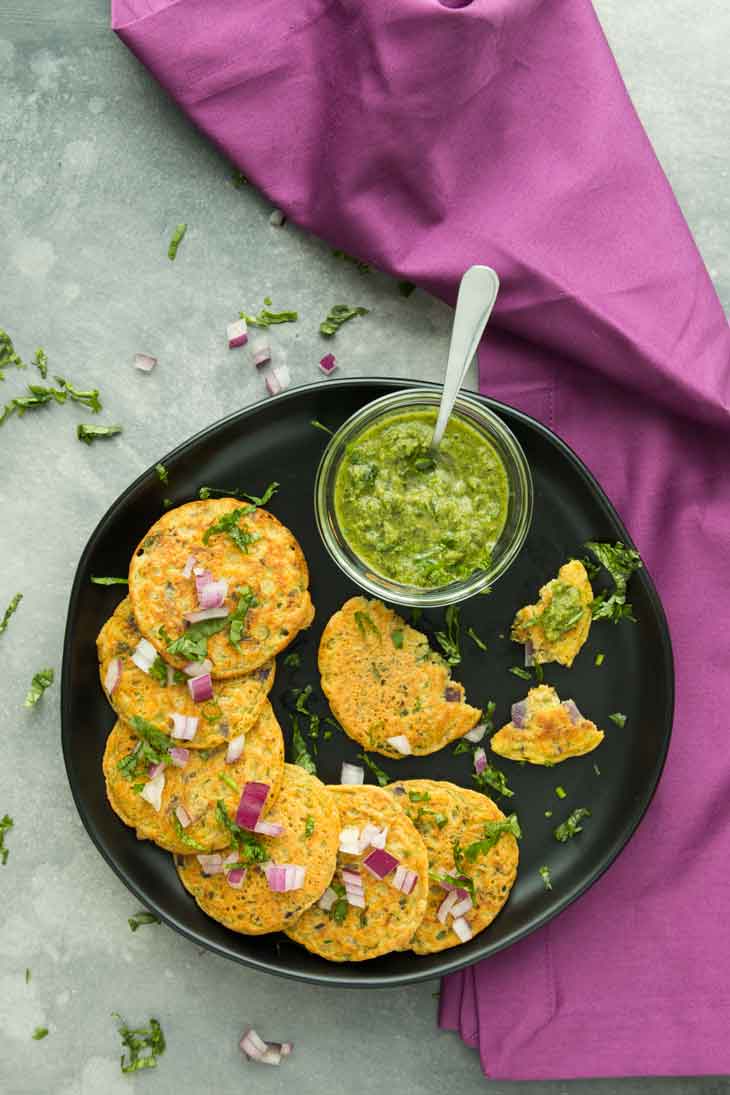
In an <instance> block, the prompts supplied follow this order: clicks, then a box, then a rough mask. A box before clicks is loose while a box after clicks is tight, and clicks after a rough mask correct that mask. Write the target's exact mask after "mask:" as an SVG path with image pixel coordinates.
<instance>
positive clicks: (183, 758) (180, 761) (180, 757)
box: [170, 745, 190, 768]
mask: <svg viewBox="0 0 730 1095" xmlns="http://www.w3.org/2000/svg"><path fill="white" fill-rule="evenodd" d="M170 760H171V761H172V763H173V764H174V765H175V767H176V768H184V767H185V765H186V764H187V763H188V761H189V760H190V750H189V749H183V748H182V746H181V745H174V746H173V747H172V749H171V750H170Z"/></svg>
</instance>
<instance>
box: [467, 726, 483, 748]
mask: <svg viewBox="0 0 730 1095" xmlns="http://www.w3.org/2000/svg"><path fill="white" fill-rule="evenodd" d="M486 732H487V724H486V723H485V722H480V723H477V725H476V726H475V727H474V729H473V730H470V731H469V733H468V734H464V737H465V738H466V740H467V741H470V742H472V744H473V745H476V743H477V742H479V741H481V740H482V738H483V737H484V735H485V734H486Z"/></svg>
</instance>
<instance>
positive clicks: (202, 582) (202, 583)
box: [193, 567, 213, 597]
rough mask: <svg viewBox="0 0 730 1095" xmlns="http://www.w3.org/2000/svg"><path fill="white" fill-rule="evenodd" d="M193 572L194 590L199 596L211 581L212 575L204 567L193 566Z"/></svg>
mask: <svg viewBox="0 0 730 1095" xmlns="http://www.w3.org/2000/svg"><path fill="white" fill-rule="evenodd" d="M193 574H194V575H195V592H196V593H197V594H198V597H200V594H201V593H202V592H203V590H204V589H205V587H206V586H207V585H210V583H211V582H212V581H213V575H212V574H211V572H210V571H209V570H206V569H205V568H204V567H194V568H193Z"/></svg>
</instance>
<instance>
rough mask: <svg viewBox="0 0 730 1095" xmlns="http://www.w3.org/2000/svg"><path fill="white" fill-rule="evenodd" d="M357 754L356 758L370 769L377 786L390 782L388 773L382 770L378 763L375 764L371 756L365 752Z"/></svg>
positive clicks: (383, 785)
mask: <svg viewBox="0 0 730 1095" xmlns="http://www.w3.org/2000/svg"><path fill="white" fill-rule="evenodd" d="M357 756H358V760H361V761H362V762H363V764H364V765H365V767H366V768H369V769H370V771H371V772H372V773H373V775H374V776H375V779H376V780H377V782H378V787H385V786H386V785H387V784H388V783H390V782H391V779H390V776H389V775H388V773H387V772H385V771H383V769H382V768H381V767H380V766H379V765H377V764H376V763H375V761H374V760H373V758H372V757H369V756H368V755H367V753H358V754H357Z"/></svg>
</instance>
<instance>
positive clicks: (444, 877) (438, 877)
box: [428, 840, 475, 901]
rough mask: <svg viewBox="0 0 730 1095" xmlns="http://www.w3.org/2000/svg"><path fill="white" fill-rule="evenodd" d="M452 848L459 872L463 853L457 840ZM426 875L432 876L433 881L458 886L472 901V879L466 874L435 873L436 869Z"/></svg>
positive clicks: (473, 893) (473, 895)
mask: <svg viewBox="0 0 730 1095" xmlns="http://www.w3.org/2000/svg"><path fill="white" fill-rule="evenodd" d="M453 848H454V863H455V864H456V869H457V871H459V872H461V871H462V862H463V859H464V854H463V852H462V850H461V846H460V844H459V842H458V840H455V841H454V844H453ZM428 877H429V878H432V879H433V880H434V882H446V883H447V884H448V885H449V886H458V887H459V889H461V890H466V891H467V893H468V894H469V896H470V897H471V899H472V901H474V900H475V890H474V879H473V878H472V877H471V876H470V875H468V874H463V873H459V874H445V873H443V872H440V873H437V872H436V871H429V872H428Z"/></svg>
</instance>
